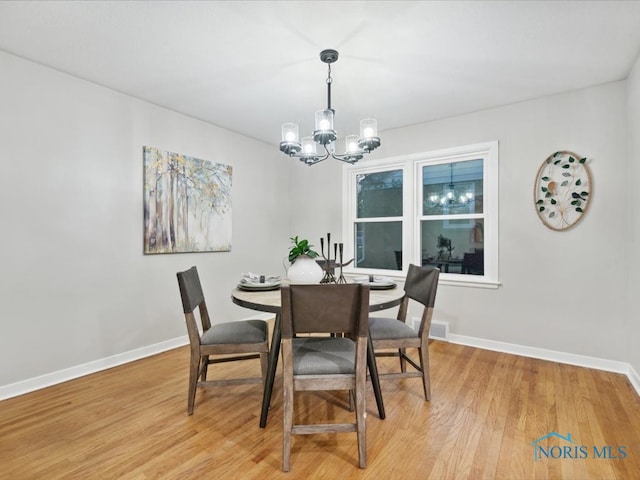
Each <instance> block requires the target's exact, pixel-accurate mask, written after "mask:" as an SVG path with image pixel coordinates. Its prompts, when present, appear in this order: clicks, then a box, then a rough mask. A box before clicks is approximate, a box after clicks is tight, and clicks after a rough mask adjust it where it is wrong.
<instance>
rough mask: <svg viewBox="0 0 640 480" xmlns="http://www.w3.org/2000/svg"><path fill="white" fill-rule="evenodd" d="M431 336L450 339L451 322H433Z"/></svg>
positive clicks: (437, 338) (438, 338)
mask: <svg viewBox="0 0 640 480" xmlns="http://www.w3.org/2000/svg"><path fill="white" fill-rule="evenodd" d="M429 338H433V339H436V340H445V341H449V322H436V321H432V322H431V329H430V330H429Z"/></svg>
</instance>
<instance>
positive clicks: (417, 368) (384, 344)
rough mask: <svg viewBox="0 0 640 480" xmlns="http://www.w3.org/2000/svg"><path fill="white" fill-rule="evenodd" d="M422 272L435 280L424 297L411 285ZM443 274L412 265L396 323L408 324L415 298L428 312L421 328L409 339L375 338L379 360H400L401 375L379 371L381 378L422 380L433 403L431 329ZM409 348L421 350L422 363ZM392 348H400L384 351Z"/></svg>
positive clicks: (424, 313) (419, 355) (422, 320)
mask: <svg viewBox="0 0 640 480" xmlns="http://www.w3.org/2000/svg"><path fill="white" fill-rule="evenodd" d="M424 269H426V270H424ZM420 270H422V271H428V272H431V273H430V275H431V278H430V279H429V280H428V281H429V284H428V286H427V288H428V289H429V291H428V292H424V293H423V294H418V295H415V294H414V292H411V289H412V286H411V285H410V282H411V280H412V277H414V276H415V275H416V274H419V272H420ZM439 274H440V270H439V269H437V268H431V267H418V266H416V265H409V271H408V273H407V283H405V295H404V297H403V299H402V303H401V304H400V307H399V308H398V315H397V317H396V320H397V321H399V322H402V323H404V324H406V320H407V312H408V309H409V303H410V301H411V300H412V299H413V300H414V301H417V302H419V303H421V304H422V305H423V306H424V309H423V311H422V318H421V319H420V327H419V329H418V333H417V335H416V336H414V337H408V338H377V339H376V338H375V337H374V336H372V339H371V340H372V341H371V343H372V345H373V348H374V352H375V356H376V357H398V358H399V360H400V371H399V372H380V371H378V376H379V377H380V378H390V379H394V378H411V377H420V378H422V387H423V391H424V398H425V400H426V401H429V400H431V379H430V376H429V330H430V329H431V320H432V317H433V307H434V303H435V296H436V291H437V287H438V278H439ZM407 290H409V291H407ZM408 348H415V349H416V350H417V352H418V357H419V360H418V361H417V362H416V361H415V360H414V359H412V358H411V357H410V356H408V355H407V349H408ZM390 349H396V351H395V352H390V351H381V350H390ZM407 363H408V364H409V365H411V366H412V367H413V369H414V370H411V371H407Z"/></svg>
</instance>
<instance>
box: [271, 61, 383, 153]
mask: <svg viewBox="0 0 640 480" xmlns="http://www.w3.org/2000/svg"><path fill="white" fill-rule="evenodd" d="M320 60H322V62H323V63H326V64H327V65H328V69H329V70H328V75H327V108H326V109H324V110H319V111H317V112H316V114H315V127H316V128H315V130H314V131H313V134H312V135H311V136H310V137H303V138H302V140H301V141H300V140H298V138H299V137H298V125H297V124H295V123H285V124H283V125H282V141H281V142H280V151H281V152H283V153H285V154H286V155H289V156H290V157H296V158H299V159H300V161H302V162H304V163H306V164H307V165H315V164H316V163H318V162H321V161H323V160H326V159H327V158H329V156H331V157H333V158H335V159H336V160H340V161H342V162H347V163H356V162H357V161H358V160H360V159H361V158H362V157H363V155H364V154H365V153H370V152H372V151H373V150H375V149H376V148H378V147H379V146H380V138H378V136H377V135H378V122H376V120H375V119H373V118H367V119H364V120H361V121H360V136H358V135H347V136H346V137H345V153H336V152H335V143H334V142H335V141H336V139H337V138H338V132H336V131H335V130H334V128H333V116H334V114H335V110H334V109H333V108H331V83H332V82H333V79H332V78H331V64H332V63H334V62H337V61H338V52H337V51H336V50H323V51H322V52H320ZM318 145H320V146H321V148H324V153H318Z"/></svg>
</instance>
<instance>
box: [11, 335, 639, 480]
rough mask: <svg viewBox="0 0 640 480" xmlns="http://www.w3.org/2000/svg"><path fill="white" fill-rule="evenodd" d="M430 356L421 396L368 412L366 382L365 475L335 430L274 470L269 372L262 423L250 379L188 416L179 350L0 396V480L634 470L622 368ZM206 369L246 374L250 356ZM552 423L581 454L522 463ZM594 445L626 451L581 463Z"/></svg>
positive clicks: (632, 400)
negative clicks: (427, 396)
mask: <svg viewBox="0 0 640 480" xmlns="http://www.w3.org/2000/svg"><path fill="white" fill-rule="evenodd" d="M430 351H431V362H432V365H431V375H432V389H433V398H432V401H431V402H430V403H427V402H425V401H424V399H423V397H422V389H421V385H420V381H419V380H418V379H403V380H383V383H382V388H383V393H384V399H385V402H386V410H387V418H386V419H385V420H380V419H379V418H378V414H377V410H376V408H375V401H374V399H373V394H372V391H371V388H370V386H369V392H368V398H367V402H368V403H367V411H368V418H367V428H368V433H367V440H368V442H367V443H368V445H367V451H368V466H367V468H366V469H364V470H361V469H359V468H358V466H357V458H358V456H357V449H356V439H355V434H348V433H347V434H325V435H316V436H295V437H294V440H293V450H292V465H291V468H292V470H291V472H290V473H288V474H285V473H282V472H281V471H280V466H281V439H282V435H281V421H282V410H281V406H282V398H281V392H282V389H281V384H280V383H279V382H280V381H279V380H277V381H276V385H275V390H274V398H273V406H272V409H271V412H270V417H269V422H268V424H267V428H265V429H260V428H259V427H258V417H259V414H260V400H261V387H259V386H258V385H243V386H233V387H227V388H225V389H223V390H222V389H218V390H207V391H204V390H199V391H198V394H197V397H196V409H195V413H194V415H193V416H187V414H186V407H187V369H188V349H187V347H184V348H179V349H177V350H173V351H170V352H166V353H163V354H161V355H157V356H154V357H150V358H147V359H144V360H140V361H137V362H133V363H130V364H128V365H124V366H121V367H117V368H113V369H111V370H108V371H105V372H101V373H97V374H94V375H90V376H87V377H84V378H81V379H78V380H74V381H71V382H67V383H64V384H61V385H57V386H54V387H50V388H47V389H43V390H40V391H37V392H34V393H30V394H28V395H24V396H21V397H17V398H13V399H9V400H5V401H3V402H0V478H3V479H12V480H14V479H47V480H50V479H100V480H102V479H150V478H162V479H181V480H182V479H195V478H198V479H202V478H211V479H243V480H244V479H261V480H264V479H280V478H283V479H284V478H288V479H300V478H304V479H334V478H344V479H360V478H370V479H385V480H386V479H408V480H412V479H428V478H431V479H448V478H450V479H467V478H472V479H475V478H478V479H481V478H486V479H494V478H502V479H534V478H562V479H574V478H575V479H587V478H592V479H609V478H611V479H613V478H617V479H640V400H639V398H638V396H637V395H636V393H635V391H634V390H633V388H632V387H631V385H630V384H629V382H628V380H627V379H626V377H624V376H623V375H619V374H613V373H605V372H601V371H597V370H590V369H585V368H578V367H572V366H567V365H561V364H557V363H552V362H545V361H540V360H534V359H529V358H523V357H517V356H513V355H506V354H500V353H495V352H490V351H486V350H479V349H475V348H470V347H464V346H460V345H453V344H448V343H443V342H434V343H432V345H431V348H430ZM393 360H394V359H391V358H387V359H382V361H381V362H380V368H381V369H387V368H388V367H390V366H391V365H392V363H391V362H393ZM214 368H222V369H223V370H222V372H221V375H223V376H232V375H237V374H238V372H245V373H251V374H255V373H257V372H259V366H258V362H257V361H255V362H249V363H247V362H243V363H241V364H240V366H231V365H229V364H227V365H224V366H222V367H220V366H216V367H214ZM216 371H218V370H210V372H211V373H210V375H211V374H213V373H215V372H216ZM278 377H279V375H278ZM346 401H347V397H346V395H342V394H341V393H337V394H335V395H334V394H323V393H320V394H318V393H310V392H304V393H303V394H300V395H299V396H298V397H297V399H296V408H297V409H298V412H299V413H298V414H297V415H298V418H302V416H305V417H306V416H307V415H309V414H310V413H312V414H313V416H314V418H317V419H318V420H320V421H322V420H327V419H328V420H330V421H334V420H335V421H339V420H340V419H341V418H344V417H345V416H350V415H351V413H350V412H348V411H346V410H344V408H343V407H344V406H345V405H346ZM321 416H322V417H323V418H322V419H320V417H321ZM553 431H555V432H558V433H559V434H561V435H563V436H566V435H567V433H571V438H572V440H573V441H575V442H576V444H577V445H579V446H585V447H586V448H587V449H588V450H589V452H588V453H589V458H586V459H584V458H574V459H554V458H542V459H540V460H537V461H534V450H533V448H534V447H533V445H532V442H533V441H534V440H535V439H537V438H539V437H541V436H543V435H545V434H547V433H550V432H553ZM541 444H544V445H546V446H547V447H548V448H547V450H548V451H550V452H552V451H553V450H551V447H552V446H557V447H558V448H556V452H560V451H561V450H560V447H561V446H563V445H564V444H563V443H562V441H561V440H559V439H548V440H545V441H543V442H541ZM607 445H609V446H612V447H613V448H612V450H611V451H612V453H619V451H618V450H617V447H618V446H624V447H625V448H624V452H625V454H626V456H625V458H616V459H604V458H599V459H597V458H591V456H592V451H591V450H592V448H593V446H597V447H598V448H600V447H603V446H607ZM600 451H602V449H601V448H600Z"/></svg>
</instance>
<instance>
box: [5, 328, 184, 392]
mask: <svg viewBox="0 0 640 480" xmlns="http://www.w3.org/2000/svg"><path fill="white" fill-rule="evenodd" d="M188 343H189V338H188V337H187V336H186V335H184V336H182V337H178V338H172V339H171V340H166V341H164V342H160V343H156V344H154V345H148V346H146V347H142V348H138V349H136V350H131V351H129V352H124V353H119V354H117V355H113V356H111V357H106V358H101V359H98V360H94V361H92V362H88V363H84V364H82V365H77V366H75V367H71V368H65V369H64V370H58V371H57V372H52V373H47V374H45V375H41V376H39V377H34V378H29V379H27V380H22V381H20V382H16V383H11V384H9V385H3V386H0V400H4V399H6V398H11V397H17V396H18V395H23V394H25V393H29V392H33V391H35V390H39V389H41V388H45V387H50V386H51V385H56V384H58V383H62V382H66V381H68V380H73V379H74V378H78V377H83V376H85V375H89V374H91V373H95V372H99V371H101V370H106V369H108V368H112V367H117V366H118V365H122V364H123V363H129V362H133V361H134V360H140V359H141V358H145V357H149V356H151V355H156V354H158V353H162V352H166V351H167V350H171V349H173V348H177V347H181V346H183V345H186V344H188Z"/></svg>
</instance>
